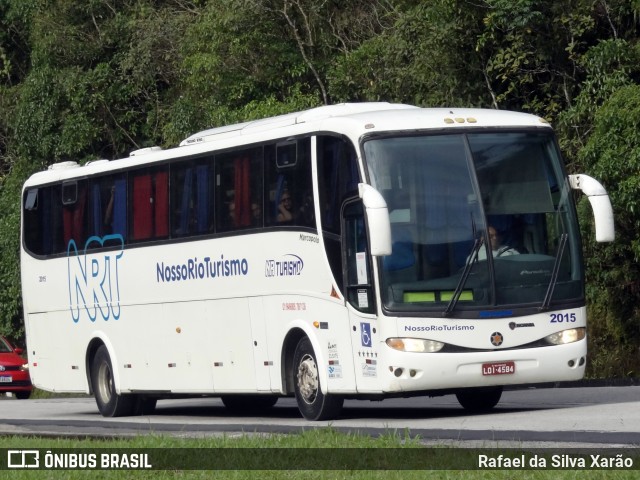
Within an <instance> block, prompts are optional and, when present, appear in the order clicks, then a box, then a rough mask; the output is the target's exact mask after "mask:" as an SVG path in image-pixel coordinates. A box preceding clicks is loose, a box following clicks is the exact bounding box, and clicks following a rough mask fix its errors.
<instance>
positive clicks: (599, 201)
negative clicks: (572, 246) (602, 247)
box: [569, 174, 616, 242]
mask: <svg viewBox="0 0 640 480" xmlns="http://www.w3.org/2000/svg"><path fill="white" fill-rule="evenodd" d="M569 184H570V185H571V188H573V189H574V190H580V191H581V192H582V193H584V194H585V195H586V196H587V198H588V199H589V203H591V208H592V209H593V216H594V219H595V222H596V241H597V242H613V240H614V239H615V237H616V232H615V227H614V225H613V208H612V207H611V200H609V195H608V194H607V191H606V190H605V189H604V187H603V186H602V185H601V184H600V182H598V181H597V180H596V179H594V178H591V177H590V176H589V175H584V174H578V175H569Z"/></svg>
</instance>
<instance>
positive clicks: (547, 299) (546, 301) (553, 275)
mask: <svg viewBox="0 0 640 480" xmlns="http://www.w3.org/2000/svg"><path fill="white" fill-rule="evenodd" d="M568 237H569V235H568V234H566V233H563V234H562V235H560V243H559V244H558V253H557V255H556V260H555V262H554V263H553V270H552V271H551V280H550V281H549V286H548V287H547V293H546V294H545V296H544V300H543V301H542V305H540V307H539V310H547V309H548V308H549V304H550V303H551V297H553V290H554V289H555V288H556V283H558V272H559V271H560V260H561V259H562V255H563V254H564V247H565V246H566V245H567V238H568Z"/></svg>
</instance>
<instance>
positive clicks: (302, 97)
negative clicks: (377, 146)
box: [0, 0, 640, 378]
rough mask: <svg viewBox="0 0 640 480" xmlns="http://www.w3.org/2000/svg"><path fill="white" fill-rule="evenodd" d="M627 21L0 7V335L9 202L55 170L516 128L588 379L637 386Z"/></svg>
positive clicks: (14, 285)
mask: <svg viewBox="0 0 640 480" xmlns="http://www.w3.org/2000/svg"><path fill="white" fill-rule="evenodd" d="M638 18H640V4H639V3H638V2H637V1H629V0H488V1H481V2H479V1H471V0H438V1H429V2H425V1H420V0H345V1H340V2H318V1H314V0H128V1H121V0H83V1H78V0H0V211H1V212H2V215H1V216H0V251H2V255H1V256H0V333H1V334H4V335H6V336H7V337H9V338H10V339H11V340H12V341H15V343H17V344H18V345H19V346H22V347H23V346H24V326H23V321H22V304H21V295H20V264H19V238H20V236H19V224H20V218H19V217H20V190H21V186H22V184H23V182H24V180H25V179H26V178H27V177H28V176H29V175H30V174H32V173H33V172H35V171H38V170H42V169H44V168H46V167H47V166H48V165H51V164H52V163H55V162H59V161H65V160H75V161H78V162H80V163H84V162H86V161H90V160H96V159H101V158H107V159H113V158H119V157H123V156H127V155H128V152H130V151H132V150H135V149H138V148H142V147H147V146H151V145H160V146H163V147H170V146H175V145H177V144H178V143H179V142H180V141H181V140H182V139H184V138H186V137H187V136H188V135H190V134H192V133H194V132H196V131H199V130H202V129H205V128H211V127H216V126H221V125H224V124H228V123H232V122H239V121H247V120H251V119H256V118H261V117H266V116H269V115H276V114H281V113H287V112H291V111H296V110H301V109H305V108H309V107H314V106H319V105H322V104H329V103H339V102H346V101H349V102H354V101H388V102H404V103H410V104H414V105H419V106H425V107H433V106H447V107H459V106H468V107H488V108H501V109H511V110H519V111H526V112H531V113H535V114H538V115H540V116H542V117H544V118H546V119H547V120H549V121H550V122H551V123H552V124H553V125H554V126H555V127H556V130H557V132H558V140H559V143H560V145H561V147H562V149H563V152H564V155H565V157H566V161H567V169H568V171H569V173H580V172H582V173H586V174H589V175H592V176H594V177H596V178H598V179H599V180H600V181H601V182H602V183H603V184H604V186H605V187H606V188H607V189H608V191H609V193H610V196H611V199H612V202H613V206H614V211H615V216H616V228H617V239H616V241H615V242H613V243H612V244H608V245H601V244H596V243H595V242H594V241H593V233H592V230H593V227H592V225H591V220H590V218H591V216H590V213H589V212H588V205H587V204H586V202H584V200H581V204H580V212H581V219H582V223H581V225H582V229H583V236H584V240H585V241H584V247H585V252H586V255H585V260H586V264H587V277H588V287H587V292H586V293H587V297H588V302H589V318H590V326H589V342H590V344H589V352H590V353H589V355H590V363H589V365H588V370H587V372H588V376H589V377H591V378H603V377H617V378H621V377H637V376H640V271H639V270H640V262H639V260H640V240H639V238H638V233H637V232H638V231H639V230H640V82H639V80H640V43H639V41H638V40H639V38H640V29H639V27H640V22H639V21H638Z"/></svg>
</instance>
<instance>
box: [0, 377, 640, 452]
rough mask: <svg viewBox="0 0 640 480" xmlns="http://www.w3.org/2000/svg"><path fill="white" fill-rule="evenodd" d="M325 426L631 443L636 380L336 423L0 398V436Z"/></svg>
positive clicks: (360, 411)
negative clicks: (130, 412) (110, 410)
mask: <svg viewBox="0 0 640 480" xmlns="http://www.w3.org/2000/svg"><path fill="white" fill-rule="evenodd" d="M327 425H331V426H332V427H333V428H335V429H337V430H341V431H349V432H356V431H357V432H360V433H363V434H369V435H378V434H381V433H385V432H389V431H400V432H403V434H404V433H405V432H409V433H410V434H411V435H412V436H420V438H421V439H422V441H423V442H424V443H426V444H439V445H440V444H442V445H452V446H453V445H455V446H473V447H498V446H514V445H515V446H535V447H554V448H557V447H559V446H562V447H592V448H593V447H595V448H597V447H599V446H602V447H634V446H635V447H640V386H624V387H583V388H536V389H527V390H513V391H505V392H504V394H503V396H502V400H501V401H500V403H499V404H498V406H497V407H496V408H495V409H494V410H493V411H492V412H491V413H487V414H481V415H472V414H469V413H467V412H465V411H464V410H463V409H462V408H461V407H460V406H459V405H458V403H457V401H456V399H455V397H454V396H445V397H436V398H426V397H419V398H410V399H388V400H384V401H382V402H370V401H350V400H349V401H346V402H345V408H344V410H343V412H342V415H341V417H340V418H339V419H338V420H334V421H331V422H308V421H306V420H304V419H302V418H301V417H300V415H299V413H298V411H297V408H296V406H295V400H293V399H290V398H285V399H280V400H279V401H278V403H277V405H276V406H275V407H274V408H273V409H271V410H270V411H269V412H268V415H265V416H237V415H232V414H231V413H229V412H228V411H227V410H226V409H225V408H224V406H223V405H222V403H221V402H220V400H218V399H215V398H198V399H178V400H161V401H159V402H158V406H157V408H156V411H155V413H154V414H153V415H149V416H141V417H124V418H103V417H102V416H100V414H99V413H98V410H97V407H96V405H95V402H94V400H93V398H88V397H84V398H56V399H46V400H45V399H42V400H40V399H36V400H16V399H11V398H8V399H3V400H2V401H0V434H19V435H47V436H76V435H77V436H83V437H84V436H100V437H111V436H127V435H141V434H142V435H143V434H151V433H153V434H170V435H175V436H181V437H203V436H211V435H219V434H222V433H224V434H227V435H228V434H230V432H242V433H251V434H253V433H294V432H299V431H301V430H302V429H305V430H308V429H310V428H323V427H325V426H327Z"/></svg>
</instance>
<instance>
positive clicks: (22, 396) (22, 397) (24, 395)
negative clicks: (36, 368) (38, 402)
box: [14, 391, 31, 400]
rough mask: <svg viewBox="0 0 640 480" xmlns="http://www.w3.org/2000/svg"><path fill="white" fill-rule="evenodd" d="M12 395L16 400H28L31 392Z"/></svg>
mask: <svg viewBox="0 0 640 480" xmlns="http://www.w3.org/2000/svg"><path fill="white" fill-rule="evenodd" d="M14 395H15V396H16V398H17V399H18V400H28V399H29V397H30V396H31V391H28V392H15V393H14Z"/></svg>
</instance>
